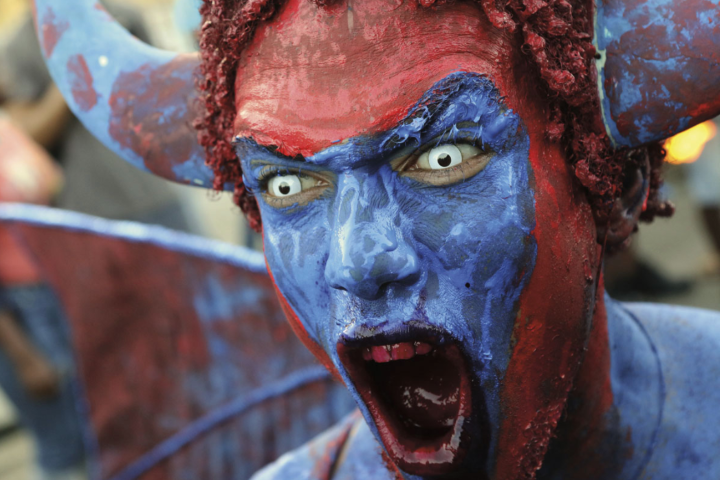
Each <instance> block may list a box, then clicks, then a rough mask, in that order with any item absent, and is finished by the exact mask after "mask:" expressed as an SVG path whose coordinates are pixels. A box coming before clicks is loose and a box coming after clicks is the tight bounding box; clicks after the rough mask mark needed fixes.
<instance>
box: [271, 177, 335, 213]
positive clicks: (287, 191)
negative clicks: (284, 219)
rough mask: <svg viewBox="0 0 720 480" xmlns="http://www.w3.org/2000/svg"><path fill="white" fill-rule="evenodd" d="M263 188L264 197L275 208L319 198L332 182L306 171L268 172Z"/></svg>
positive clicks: (302, 203) (301, 203) (300, 203)
mask: <svg viewBox="0 0 720 480" xmlns="http://www.w3.org/2000/svg"><path fill="white" fill-rule="evenodd" d="M265 178H266V180H265V181H266V182H267V183H265V186H264V188H263V192H262V195H263V198H264V199H265V201H266V202H267V203H268V205H270V206H273V207H275V208H285V207H291V206H293V205H298V206H303V205H307V204H308V203H309V202H311V201H313V200H315V199H316V198H318V197H319V196H320V195H322V193H323V192H324V191H325V189H326V188H327V187H328V186H329V185H330V182H329V181H327V180H325V179H323V178H321V177H320V176H319V175H318V176H316V175H315V174H313V175H308V174H305V173H299V172H298V173H292V172H287V173H285V172H283V173H274V172H273V173H267V174H265Z"/></svg>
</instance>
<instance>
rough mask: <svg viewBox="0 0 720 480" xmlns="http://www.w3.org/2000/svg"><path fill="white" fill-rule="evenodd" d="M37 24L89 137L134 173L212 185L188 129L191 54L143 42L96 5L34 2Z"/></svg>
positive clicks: (80, 0) (84, 0)
mask: <svg viewBox="0 0 720 480" xmlns="http://www.w3.org/2000/svg"><path fill="white" fill-rule="evenodd" d="M35 21H36V25H37V27H38V29H37V31H38V35H39V37H40V44H41V45H42V47H43V54H44V55H45V59H46V61H47V64H48V67H49V69H50V73H51V75H52V77H53V79H54V80H55V82H56V84H57V86H58V87H59V88H60V90H61V91H62V93H63V95H64V97H65V99H66V101H67V103H68V105H69V106H70V109H71V110H72V111H73V112H74V113H75V115H76V116H77V117H78V118H79V119H80V120H81V121H82V123H83V124H85V126H86V127H87V128H88V130H90V131H91V132H92V133H93V135H95V137H97V138H98V139H99V140H100V141H101V142H102V143H104V144H105V145H106V146H107V147H108V148H110V149H111V150H113V151H114V152H116V153H117V154H119V155H120V156H121V157H123V158H124V159H126V160H127V161H128V162H130V163H132V164H133V165H135V166H136V167H138V168H140V169H143V170H149V171H150V172H153V173H154V174H156V175H159V176H161V177H164V178H166V179H168V180H172V181H175V182H179V183H185V184H193V185H199V186H203V187H207V188H212V184H213V181H212V179H213V173H212V171H211V170H210V169H209V168H208V167H207V166H205V162H204V158H205V153H204V151H203V149H202V147H201V146H200V145H199V143H198V141H197V134H196V132H195V130H194V129H193V127H192V121H193V119H194V117H195V114H196V112H195V110H196V107H195V105H196V103H197V102H196V101H195V100H196V99H197V93H196V92H195V87H194V82H193V81H194V75H195V70H196V68H197V66H198V65H199V57H198V56H197V55H188V54H175V53H171V52H166V51H163V50H158V49H156V48H153V47H150V46H149V45H146V44H145V43H143V42H141V41H139V40H138V39H136V38H135V37H133V36H132V35H130V33H128V32H127V31H126V30H125V29H124V28H123V27H122V26H120V25H119V24H118V23H117V22H116V21H115V20H113V19H112V17H110V15H109V14H108V13H107V12H106V11H105V10H104V8H103V7H102V6H101V5H100V4H99V3H97V2H96V1H94V0H62V1H59V0H35Z"/></svg>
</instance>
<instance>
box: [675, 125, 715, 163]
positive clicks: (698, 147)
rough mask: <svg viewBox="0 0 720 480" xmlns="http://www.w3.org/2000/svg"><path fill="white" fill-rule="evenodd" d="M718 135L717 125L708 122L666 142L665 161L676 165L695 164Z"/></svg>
mask: <svg viewBox="0 0 720 480" xmlns="http://www.w3.org/2000/svg"><path fill="white" fill-rule="evenodd" d="M716 133H717V127H716V126H715V123H713V121H712V120H708V121H706V122H703V123H701V124H698V125H695V126H694V127H692V128H690V129H688V130H685V131H684V132H681V133H678V134H677V135H675V136H674V137H671V138H669V139H667V140H665V150H667V156H666V157H665V161H666V162H668V163H672V164H675V165H679V164H681V163H692V162H694V161H695V160H697V159H698V158H699V157H700V154H702V152H703V148H705V144H706V143H707V142H709V141H710V140H711V139H712V138H713V137H714V136H715V134H716Z"/></svg>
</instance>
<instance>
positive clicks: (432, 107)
mask: <svg viewBox="0 0 720 480" xmlns="http://www.w3.org/2000/svg"><path fill="white" fill-rule="evenodd" d="M455 93H456V92H455ZM454 97H455V94H451V95H446V94H444V93H443V92H439V91H437V89H434V88H433V89H432V90H428V91H427V92H425V93H424V94H423V95H422V96H421V97H420V100H419V101H417V102H415V108H413V109H412V111H411V112H410V113H409V114H408V115H407V116H406V117H405V118H403V119H401V120H399V121H398V122H397V123H396V124H395V125H393V126H392V127H389V128H387V129H386V130H384V131H382V132H378V133H377V134H375V135H377V136H378V137H381V136H382V135H383V134H388V133H390V132H395V131H397V130H399V129H401V128H402V127H403V126H405V125H408V124H410V123H412V122H413V121H415V120H417V119H419V118H422V117H423V116H425V115H427V120H426V122H425V124H424V125H423V126H422V128H421V129H420V132H424V131H426V130H428V129H430V128H432V127H433V126H434V125H435V123H436V122H437V117H435V114H436V113H437V111H438V110H439V109H440V108H441V107H442V105H443V104H444V103H447V102H451V101H452V100H453V98H454ZM420 101H422V104H420ZM461 123H465V122H461ZM454 125H460V123H457V124H454ZM448 128H452V126H449V127H448ZM375 135H373V136H375ZM358 137H362V135H358V136H355V137H349V138H346V139H342V140H337V141H335V142H332V144H331V146H330V147H328V148H332V147H334V146H336V145H341V144H343V143H347V142H349V141H351V140H352V139H354V138H358ZM242 141H247V142H252V144H253V148H258V149H262V150H265V151H266V152H268V153H270V154H272V155H278V156H280V157H282V158H283V159H284V160H287V161H293V162H303V163H304V162H306V158H305V157H303V156H302V155H300V154H298V155H295V156H294V157H287V156H285V155H282V154H279V153H277V150H278V149H279V147H278V146H277V145H260V144H259V143H257V141H255V139H253V138H252V137H239V136H238V137H234V138H233V140H232V144H233V146H235V147H237V145H238V144H239V143H240V142H242ZM408 141H410V138H407V139H405V140H404V141H402V142H392V137H389V138H385V139H384V140H382V141H381V143H382V144H385V143H388V144H390V150H396V149H398V148H402V147H404V146H407V145H405V144H406V143H407V142H408ZM321 151H322V150H321ZM317 153H320V152H316V153H315V154H317Z"/></svg>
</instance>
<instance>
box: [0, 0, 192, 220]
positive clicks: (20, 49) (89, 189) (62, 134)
mask: <svg viewBox="0 0 720 480" xmlns="http://www.w3.org/2000/svg"><path fill="white" fill-rule="evenodd" d="M106 6H107V8H108V10H109V12H110V13H111V14H112V15H113V16H114V17H115V18H117V19H119V20H120V21H121V23H123V24H124V25H125V26H126V28H128V29H129V30H130V31H131V32H132V33H133V34H134V35H135V36H137V37H138V38H141V39H144V38H146V37H147V35H146V32H145V30H144V28H143V24H142V21H141V19H140V16H139V15H138V14H137V12H135V11H134V10H132V9H129V8H127V7H124V6H122V5H119V4H116V3H110V2H108V3H107V5H106ZM2 53H3V54H2V55H1V56H0V57H1V58H2V59H3V60H2V61H3V65H2V67H3V68H2V69H3V75H2V78H0V108H2V109H3V110H4V111H5V112H6V114H7V115H9V116H10V117H11V118H12V120H13V122H14V123H15V124H16V125H18V126H19V127H20V128H21V129H22V130H24V131H25V132H27V134H28V135H29V136H30V137H31V138H32V139H33V140H35V141H36V142H38V143H39V144H40V145H42V146H43V147H45V148H46V149H47V150H48V151H49V152H50V153H51V154H52V155H53V156H54V157H55V158H56V159H58V160H59V162H60V164H61V165H62V167H63V169H64V173H65V188H64V189H63V191H62V192H61V193H60V195H59V196H58V198H57V203H56V204H57V206H59V207H62V208H66V209H69V210H75V211H78V212H82V213H87V214H91V215H97V216H102V217H106V218H111V219H122V220H134V221H139V222H143V223H151V224H159V225H163V226H165V227H168V228H173V229H176V230H186V231H188V230H191V228H190V227H189V225H188V221H187V219H186V216H185V214H184V212H183V209H182V206H181V204H180V202H179V199H178V198H177V195H176V194H175V193H174V191H173V190H172V189H171V188H170V187H168V185H166V184H165V183H164V182H162V181H159V180H158V179H155V178H153V177H152V175H148V174H147V173H145V172H142V171H138V170H137V169H135V168H133V167H132V166H129V165H126V164H124V162H120V161H117V157H116V155H115V154H113V153H112V152H111V151H110V150H108V149H107V148H105V147H104V146H103V145H102V144H101V143H100V142H99V141H97V140H96V139H95V138H94V137H93V136H92V135H91V134H90V133H89V132H88V131H87V130H86V129H85V128H84V127H83V126H82V124H81V123H80V122H79V121H78V120H77V119H75V118H74V117H73V116H72V114H71V113H70V112H69V110H68V108H67V106H66V105H65V102H64V100H63V99H62V96H61V95H60V93H59V91H58V90H57V88H56V87H55V86H54V84H53V83H52V80H51V78H50V75H49V73H48V71H47V68H46V67H45V62H44V60H43V56H42V52H41V47H40V44H39V42H38V40H37V36H36V35H35V32H34V25H33V21H32V17H31V15H30V14H29V13H28V14H27V16H26V18H25V20H24V22H23V24H22V25H21V26H20V28H19V29H18V30H17V32H16V33H15V34H14V36H13V37H12V38H11V39H10V40H9V42H8V44H7V46H6V48H5V51H4V52H2Z"/></svg>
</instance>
